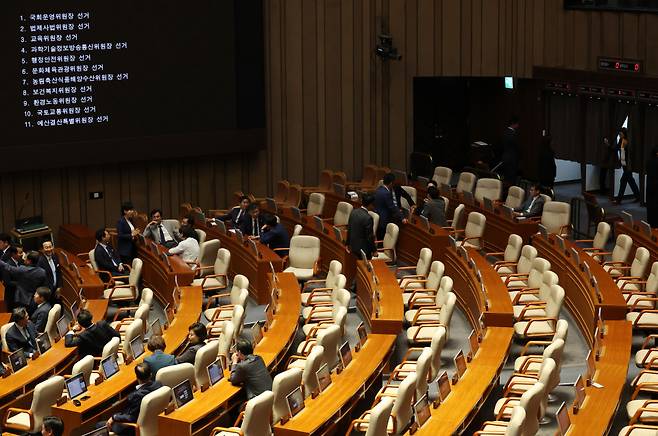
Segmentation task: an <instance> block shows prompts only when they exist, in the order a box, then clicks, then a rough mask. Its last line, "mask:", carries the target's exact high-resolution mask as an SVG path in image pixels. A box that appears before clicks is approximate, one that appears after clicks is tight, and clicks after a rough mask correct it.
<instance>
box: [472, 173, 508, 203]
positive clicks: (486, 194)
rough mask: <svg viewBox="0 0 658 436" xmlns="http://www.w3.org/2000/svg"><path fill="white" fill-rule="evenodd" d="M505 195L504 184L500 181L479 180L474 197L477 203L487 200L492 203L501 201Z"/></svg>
mask: <svg viewBox="0 0 658 436" xmlns="http://www.w3.org/2000/svg"><path fill="white" fill-rule="evenodd" d="M502 195H503V182H501V181H500V180H498V179H488V178H484V179H479V180H478V181H477V184H476V185H475V194H474V195H473V196H474V197H475V199H476V200H477V201H479V202H480V203H482V202H483V201H484V199H485V198H488V199H490V200H491V201H498V200H500V198H501V196H502Z"/></svg>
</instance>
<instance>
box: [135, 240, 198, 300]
mask: <svg viewBox="0 0 658 436" xmlns="http://www.w3.org/2000/svg"><path fill="white" fill-rule="evenodd" d="M144 241H145V242H144V243H141V242H140V243H138V244H137V257H139V258H140V259H141V260H142V263H143V265H142V281H143V282H144V287H148V288H151V289H152V290H153V292H154V293H155V295H157V297H158V300H160V301H161V302H162V303H163V304H167V303H172V302H173V298H174V289H175V288H176V281H178V286H189V285H191V284H192V281H193V280H194V271H193V270H192V269H191V268H190V267H189V265H188V264H186V263H185V262H184V261H183V258H181V257H180V256H166V254H165V253H166V252H167V249H166V248H165V247H163V246H162V245H158V244H156V243H154V242H152V241H150V240H148V239H145V240H144ZM163 255H164V256H166V258H167V261H168V262H166V261H165V260H163Z"/></svg>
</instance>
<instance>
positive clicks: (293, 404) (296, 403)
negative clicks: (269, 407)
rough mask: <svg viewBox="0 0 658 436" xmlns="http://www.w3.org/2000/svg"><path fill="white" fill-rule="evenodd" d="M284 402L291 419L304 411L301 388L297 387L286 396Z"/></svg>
mask: <svg viewBox="0 0 658 436" xmlns="http://www.w3.org/2000/svg"><path fill="white" fill-rule="evenodd" d="M286 401H287V402H288V410H289V411H290V417H291V418H292V417H293V416H295V415H297V414H298V413H299V412H301V411H302V410H303V409H304V394H303V393H302V387H301V386H297V387H296V388H295V390H294V391H292V392H291V393H289V394H288V395H287V396H286Z"/></svg>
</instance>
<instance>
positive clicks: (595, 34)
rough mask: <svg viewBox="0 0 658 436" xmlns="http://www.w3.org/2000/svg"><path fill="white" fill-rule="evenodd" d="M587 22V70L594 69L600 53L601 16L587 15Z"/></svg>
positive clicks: (595, 14) (597, 14)
mask: <svg viewBox="0 0 658 436" xmlns="http://www.w3.org/2000/svg"><path fill="white" fill-rule="evenodd" d="M587 19H588V21H589V32H588V34H589V35H588V36H589V38H588V45H587V51H588V56H587V69H589V70H594V69H596V62H597V58H598V56H599V55H600V53H601V42H602V40H601V14H599V13H592V14H587Z"/></svg>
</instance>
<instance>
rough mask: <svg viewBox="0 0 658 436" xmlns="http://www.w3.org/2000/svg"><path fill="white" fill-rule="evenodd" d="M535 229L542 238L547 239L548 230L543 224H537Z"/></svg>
mask: <svg viewBox="0 0 658 436" xmlns="http://www.w3.org/2000/svg"><path fill="white" fill-rule="evenodd" d="M537 229H538V230H539V234H540V235H541V237H542V238H544V239H548V229H547V228H546V226H544V225H543V224H538V225H537Z"/></svg>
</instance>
